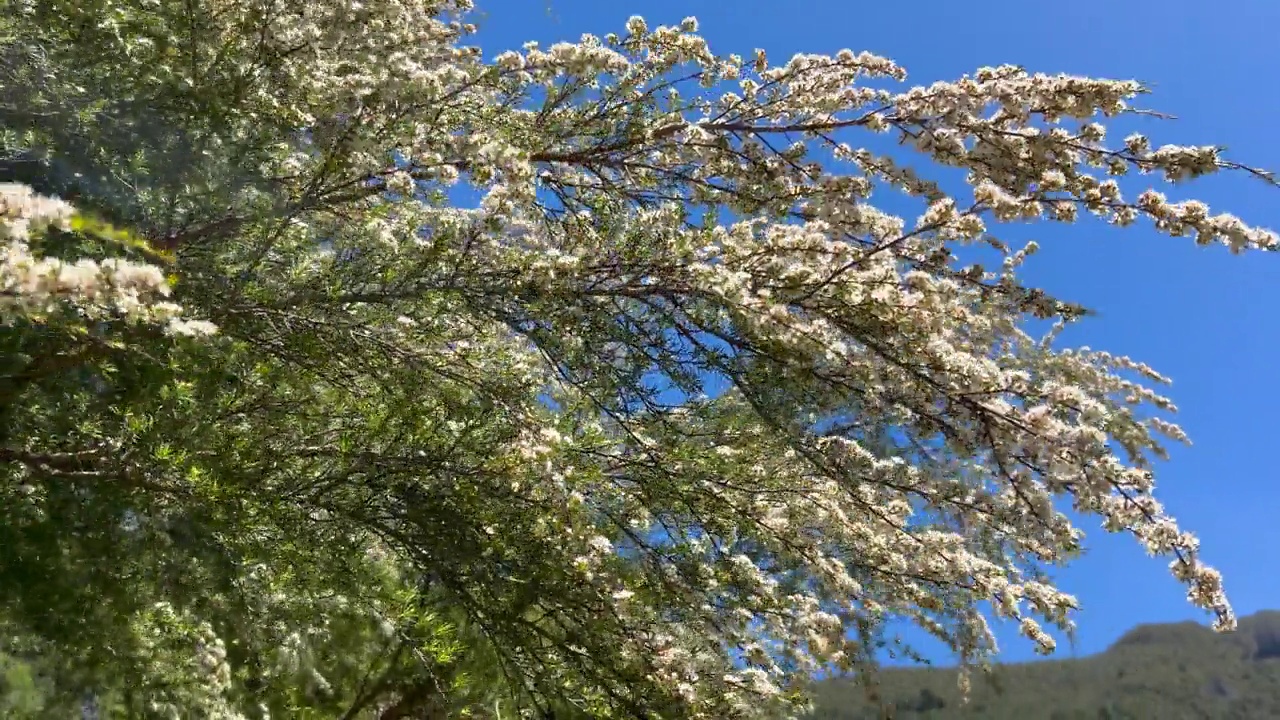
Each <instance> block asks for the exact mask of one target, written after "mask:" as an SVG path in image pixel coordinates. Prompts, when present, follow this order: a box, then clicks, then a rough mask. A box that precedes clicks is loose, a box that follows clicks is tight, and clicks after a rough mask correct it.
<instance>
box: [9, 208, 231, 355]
mask: <svg viewBox="0 0 1280 720" xmlns="http://www.w3.org/2000/svg"><path fill="white" fill-rule="evenodd" d="M74 215H75V208H73V207H72V206H71V205H69V204H67V203H65V202H62V201H61V200H58V199H57V198H47V197H43V196H40V195H37V194H36V193H35V192H34V191H32V190H31V188H29V187H27V186H25V185H17V184H13V183H5V184H0V240H7V241H8V244H7V246H5V247H4V248H3V250H0V322H4V323H5V324H8V323H9V322H11V321H12V320H13V319H16V318H33V317H35V318H38V317H41V316H44V315H47V314H48V313H50V312H53V311H54V310H55V309H57V308H59V307H63V306H71V307H74V308H75V309H76V310H77V311H79V312H80V313H81V314H82V316H83V317H85V318H87V319H90V320H104V319H113V318H122V319H124V320H126V321H128V322H139V323H155V324H159V325H162V326H163V327H164V329H165V331H166V332H167V333H169V334H173V335H208V334H211V333H214V332H216V330H217V328H216V327H214V325H213V324H212V323H210V322H207V321H204V320H188V319H185V318H182V317H180V315H181V313H182V307H181V306H179V305H178V304H176V303H172V302H166V301H164V300H163V299H162V298H165V297H168V296H169V293H170V290H169V284H168V282H167V281H166V280H165V277H164V273H163V271H161V269H160V268H158V267H156V266H155V265H149V264H146V263H136V262H132V261H129V260H124V259H118V258H109V259H106V260H102V261H97V260H89V259H81V260H77V261H75V262H67V261H64V260H60V259H58V258H45V257H39V256H37V255H36V254H35V253H33V252H32V250H31V247H30V245H29V244H28V242H29V240H30V238H31V235H32V234H33V233H39V232H41V231H44V230H45V229H47V228H50V227H60V228H63V229H65V228H66V227H68V224H69V222H70V220H71V218H72V216H74Z"/></svg>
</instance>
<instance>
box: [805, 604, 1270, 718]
mask: <svg viewBox="0 0 1280 720" xmlns="http://www.w3.org/2000/svg"><path fill="white" fill-rule="evenodd" d="M882 692H883V695H884V698H885V700H886V701H888V702H890V703H892V704H893V717H894V718H896V719H897V720H925V719H927V720H952V719H957V720H958V719H960V718H965V719H979V718H980V719H981V720H1103V719H1113V720H1118V719H1120V718H1125V719H1134V720H1139V719H1140V720H1148V719H1152V720H1154V719H1159V720H1219V719H1221V720H1226V719H1228V718H1230V719H1231V720H1280V611H1266V612H1261V613H1258V614H1256V615H1252V616H1250V617H1247V618H1244V619H1242V620H1241V621H1240V629H1239V630H1238V631H1237V632H1234V633H1230V634H1226V635H1218V634H1215V633H1213V632H1212V631H1210V630H1209V629H1208V628H1206V627H1204V626H1201V625H1198V624H1195V623H1176V624H1168V625H1140V626H1138V627H1136V628H1134V629H1133V630H1130V631H1129V632H1128V633H1126V634H1125V635H1124V636H1123V637H1121V638H1120V639H1119V640H1117V641H1116V643H1115V644H1114V645H1112V646H1111V647H1110V648H1108V649H1107V651H1106V652H1103V653H1100V654H1097V655H1093V656H1089V657H1085V658H1079V659H1072V660H1053V661H1042V662H1031V663H1019V664H1009V665H1002V666H999V667H998V668H997V669H996V670H995V671H994V672H993V673H992V676H991V678H990V680H986V679H984V678H981V677H976V678H975V679H974V685H973V692H972V695H971V700H970V703H969V705H968V706H962V705H961V703H960V696H959V691H958V689H957V686H956V673H955V670H953V669H944V668H937V669H935V668H902V669H893V670H888V671H886V672H885V677H884V680H883V691H882ZM879 717H880V714H879V711H878V710H877V709H876V708H875V707H874V706H872V705H870V704H869V703H868V702H867V701H866V699H865V695H864V692H863V690H862V688H861V687H860V686H858V685H856V684H855V683H854V682H852V681H850V680H846V679H832V680H826V681H823V682H822V683H821V684H820V686H819V693H818V706H817V709H816V711H815V713H814V715H813V720H878V718H879Z"/></svg>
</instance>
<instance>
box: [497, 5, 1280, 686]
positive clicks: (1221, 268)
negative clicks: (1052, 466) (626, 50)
mask: <svg viewBox="0 0 1280 720" xmlns="http://www.w3.org/2000/svg"><path fill="white" fill-rule="evenodd" d="M477 5H478V7H479V9H480V10H481V11H482V12H486V13H488V16H487V17H485V18H484V20H483V22H482V33H481V38H482V44H483V46H484V49H485V55H486V56H487V57H492V56H493V55H495V54H496V53H497V52H498V51H500V50H504V49H508V48H515V47H519V46H520V45H521V44H522V43H523V42H524V41H526V40H539V41H541V42H543V43H544V45H545V44H548V43H550V42H554V41H558V40H575V39H576V38H578V37H579V36H580V35H581V34H582V33H584V32H592V33H596V34H598V35H604V34H606V33H608V32H621V31H622V30H623V27H622V26H623V24H624V23H625V22H626V19H627V17H628V16H629V15H632V14H639V15H642V16H644V17H645V19H646V20H648V21H649V22H650V25H657V24H674V23H678V22H679V21H680V19H681V18H683V17H685V16H687V15H694V16H696V17H697V18H698V19H699V21H700V22H701V32H702V33H703V34H704V35H705V36H706V37H707V38H708V39H709V40H710V41H711V43H712V47H713V50H715V51H716V52H719V53H730V52H736V53H740V54H743V55H748V54H749V53H750V51H751V50H752V49H753V48H755V47H762V48H764V49H765V50H766V51H768V53H769V57H770V58H771V59H772V60H774V61H784V60H785V59H786V58H787V57H790V55H792V54H793V53H795V52H835V51H837V50H839V49H841V48H845V47H848V48H851V49H853V50H855V51H857V50H868V51H871V52H875V53H878V54H882V55H886V56H888V57H890V58H893V59H894V60H896V61H898V62H899V63H901V64H903V65H904V66H905V67H906V68H907V70H908V72H909V78H908V81H907V84H908V85H912V84H928V83H930V82H933V81H934V80H940V79H951V78H954V77H956V76H958V75H960V74H963V73H965V72H969V71H972V70H974V69H976V68H978V67H980V66H983V65H999V64H1003V63H1013V64H1019V65H1022V66H1025V67H1027V68H1028V69H1030V70H1033V71H1045V72H1054V73H1056V72H1067V73H1073V74H1083V75H1094V76H1107V77H1116V78H1136V79H1138V80H1142V81H1144V82H1146V83H1148V84H1150V85H1152V86H1154V88H1155V94H1154V95H1153V96H1150V97H1148V98H1146V100H1145V105H1146V106H1147V107H1151V108H1153V109H1158V110H1161V111H1164V112H1168V113H1171V114H1174V115H1176V116H1177V117H1178V119H1177V120H1176V121H1165V122H1159V123H1156V122H1151V123H1145V124H1144V127H1143V130H1144V131H1147V132H1149V133H1150V134H1151V135H1152V137H1153V141H1154V142H1155V143H1156V144H1161V143H1164V142H1174V143H1186V144H1221V145H1226V146H1227V147H1228V148H1229V151H1230V155H1231V156H1232V157H1233V158H1234V159H1238V160H1241V161H1244V162H1248V163H1250V164H1253V165H1259V166H1263V167H1267V168H1271V169H1275V170H1280V143H1277V141H1276V139H1275V137H1274V136H1272V135H1271V132H1272V130H1271V129H1272V128H1274V127H1276V124H1277V121H1278V119H1280V43H1277V42H1276V40H1275V28H1277V27H1280V2H1276V1H1275V0H1215V1H1214V2H1206V1H1204V0H1074V2H1070V3H1058V2H1028V1H1027V0H984V1H983V2H979V3H959V2H954V0H915V1H914V2H878V3H868V2H852V1H850V0H791V1H790V2H778V1H777V0H737V1H736V2H723V0H685V1H683V2H679V1H677V0H477ZM1065 8H1069V9H1065ZM1170 194H1171V195H1175V193H1170ZM1192 194H1194V195H1195V196H1196V197H1199V198H1200V199H1202V200H1205V201H1206V202H1209V203H1210V205H1211V206H1215V207H1217V209H1219V210H1229V211H1231V212H1234V213H1236V214H1238V215H1240V216H1241V217H1243V218H1244V219H1245V220H1246V221H1249V222H1252V223H1255V224H1262V225H1266V226H1269V227H1271V228H1273V229H1280V190H1278V189H1274V188H1267V187H1265V186H1264V185H1262V184H1261V183H1259V182H1257V181H1250V180H1249V179H1247V178H1243V177H1241V178H1231V179H1217V178H1215V179H1211V180H1210V181H1207V182H1201V183H1198V184H1196V185H1194V186H1192ZM1037 238H1038V239H1040V240H1041V246H1042V247H1043V251H1042V252H1041V254H1040V255H1039V256H1037V257H1036V258H1035V259H1033V261H1032V263H1031V265H1030V266H1029V268H1028V277H1029V278H1030V279H1032V280H1033V281H1036V282H1039V283H1041V284H1042V285H1043V286H1044V287H1046V288H1048V289H1049V290H1051V291H1054V292H1056V293H1058V294H1059V295H1061V296H1065V297H1066V298H1067V299H1070V300H1074V301H1077V302H1081V303H1083V304H1085V305H1087V306H1090V307H1092V308H1094V309H1096V310H1098V311H1100V313H1101V316H1100V317H1097V318H1094V319H1092V320H1089V321H1087V322H1086V323H1084V324H1083V325H1082V326H1081V327H1080V328H1079V329H1078V330H1077V331H1076V332H1075V333H1074V334H1073V335H1072V336H1071V338H1070V339H1071V340H1072V341H1073V342H1074V343H1075V344H1088V345H1091V346H1094V347H1097V348H1103V349H1107V350H1109V351H1112V352H1117V353H1124V354H1128V355H1130V356H1132V357H1135V358H1136V359H1139V360H1143V361H1146V362H1148V363H1150V364H1152V365H1153V366H1155V367H1156V368H1157V369H1158V370H1160V371H1161V372H1163V373H1164V374H1166V375H1168V376H1170V377H1172V378H1173V380H1174V386H1173V388H1172V395H1173V397H1174V400H1175V401H1176V402H1177V403H1178V405H1179V406H1180V408H1181V411H1182V412H1181V414H1180V416H1179V421H1180V422H1181V423H1182V425H1183V427H1184V428H1185V429H1186V430H1187V431H1188V433H1189V434H1190V435H1191V437H1192V440H1193V441H1194V442H1195V444H1194V445H1193V446H1192V447H1190V448H1185V449H1183V448H1178V449H1175V452H1174V456H1173V460H1172V462H1170V463H1168V464H1167V465H1165V466H1162V467H1161V469H1160V474H1159V476H1158V477H1159V481H1160V493H1161V497H1162V499H1163V500H1164V501H1165V503H1166V505H1167V506H1168V507H1169V509H1170V510H1171V511H1172V512H1173V514H1174V515H1175V516H1176V517H1178V519H1179V520H1180V521H1182V523H1183V524H1184V526H1185V527H1187V528H1188V529H1191V530H1193V531H1195V532H1197V533H1198V534H1199V535H1200V537H1201V539H1202V541H1203V544H1204V556H1205V558H1206V559H1207V560H1208V561H1209V562H1210V563H1212V564H1214V565H1216V566H1217V567H1218V568H1220V569H1221V570H1222V571H1223V573H1224V574H1225V575H1226V581H1227V589H1228V591H1229V593H1230V595H1231V598H1232V600H1233V602H1234V604H1235V607H1236V610H1237V612H1239V613H1240V614H1241V615H1245V614H1248V613H1252V612H1255V611H1257V610H1260V609H1264V608H1280V522H1277V521H1278V520H1280V483H1278V482H1277V479H1278V478H1280V470H1278V469H1277V468H1278V467H1280V464H1278V463H1277V458H1276V457H1275V454H1273V452H1272V450H1273V449H1280V437H1277V436H1276V433H1277V430H1276V428H1275V424H1276V418H1277V416H1278V415H1277V410H1278V409H1280V372H1278V370H1280V368H1278V366H1280V363H1278V362H1277V360H1280V321H1277V319H1276V315H1275V313H1276V308H1277V306H1280V255H1265V256H1264V255H1247V256H1243V257H1233V256H1231V255H1230V254H1229V253H1228V252H1227V251H1226V249H1225V248H1217V247H1214V248H1197V247H1195V246H1194V244H1193V243H1192V241H1191V240H1190V239H1187V238H1180V239H1170V238H1167V237H1160V236H1157V235H1156V234H1155V233H1153V232H1149V231H1147V230H1145V229H1142V230H1135V229H1130V230H1129V231H1122V232H1120V233H1113V232H1107V231H1105V229H1103V232H1096V230H1095V229H1094V228H1085V227H1077V228H1073V229H1068V230H1067V231H1065V232H1063V231H1055V232H1051V233H1041V234H1039V235H1037ZM1084 529H1085V531H1086V532H1087V533H1088V545H1089V547H1090V552H1089V554H1088V555H1086V556H1085V557H1084V558H1083V559H1081V560H1080V561H1078V562H1077V563H1076V564H1075V565H1074V566H1072V568H1071V569H1069V570H1067V571H1065V572H1063V573H1062V574H1061V575H1060V583H1061V584H1062V586H1063V587H1064V588H1065V589H1067V590H1069V591H1071V592H1074V593H1076V594H1077V595H1078V596H1079V597H1080V599H1081V601H1082V603H1083V604H1084V611H1083V613H1081V614H1080V616H1079V618H1078V620H1079V623H1080V633H1079V645H1078V651H1079V652H1081V653H1092V652H1097V651H1100V650H1103V649H1105V648H1106V646H1107V645H1109V644H1110V643H1111V642H1113V641H1114V640H1115V639H1116V638H1117V637H1118V636H1119V635H1120V634H1121V633H1123V632H1124V631H1125V630H1126V629H1128V628H1130V627H1132V626H1133V625H1135V624H1138V623H1145V622H1169V621H1179V620H1188V619H1193V620H1204V617H1203V616H1202V615H1201V614H1200V613H1198V612H1196V611H1194V610H1193V609H1192V608H1191V607H1190V606H1189V605H1188V604H1187V603H1186V601H1185V599H1184V597H1183V591H1182V589H1181V587H1180V586H1179V585H1178V584H1177V583H1176V582H1174V581H1173V580H1172V579H1171V578H1170V577H1169V574H1168V571H1167V569H1166V567H1165V566H1166V562H1165V561H1164V560H1155V559H1152V558H1148V557H1147V556H1146V555H1145V554H1144V553H1143V552H1142V550H1141V549H1140V548H1139V547H1138V545H1137V544H1136V543H1135V542H1134V541H1132V540H1131V539H1129V538H1127V537H1120V536H1109V535H1106V534H1105V533H1103V532H1102V530H1101V529H1100V528H1098V527H1097V526H1096V524H1094V523H1088V524H1086V525H1084ZM1000 635H1001V643H1002V646H1003V650H1004V654H1003V658H1004V659H1007V660H1017V659H1023V658H1028V657H1031V652H1030V648H1029V646H1028V644H1027V643H1025V642H1021V641H1019V640H1018V639H1017V638H1016V636H1015V635H1014V634H1012V633H1008V632H1001V633H1000ZM1063 652H1064V653H1066V652H1069V649H1067V648H1065V647H1064V648H1063ZM936 660H938V661H940V662H945V661H946V658H945V657H942V656H939V657H937V658H936Z"/></svg>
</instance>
